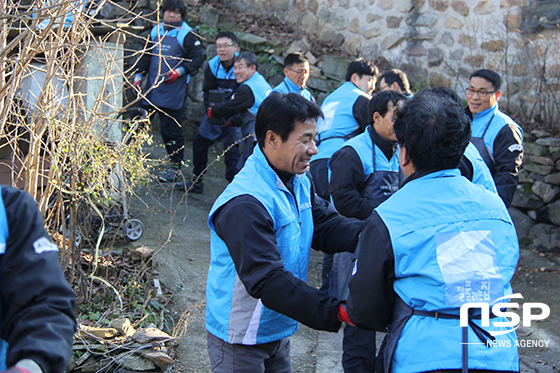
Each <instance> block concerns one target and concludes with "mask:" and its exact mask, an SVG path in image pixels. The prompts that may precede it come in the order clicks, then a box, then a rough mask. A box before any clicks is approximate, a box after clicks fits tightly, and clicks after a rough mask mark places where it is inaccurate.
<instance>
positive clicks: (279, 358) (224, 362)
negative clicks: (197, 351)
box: [206, 332, 292, 373]
mask: <svg viewBox="0 0 560 373" xmlns="http://www.w3.org/2000/svg"><path fill="white" fill-rule="evenodd" d="M206 339H207V342H208V354H209V355H210V364H211V366H212V371H213V372H215V373H264V372H266V373H290V372H291V371H292V363H291V361H290V339H289V338H284V339H281V340H279V341H276V342H270V343H263V344H258V345H241V344H231V343H227V342H224V341H223V340H221V339H220V338H218V337H216V336H215V335H213V334H212V333H210V332H206Z"/></svg>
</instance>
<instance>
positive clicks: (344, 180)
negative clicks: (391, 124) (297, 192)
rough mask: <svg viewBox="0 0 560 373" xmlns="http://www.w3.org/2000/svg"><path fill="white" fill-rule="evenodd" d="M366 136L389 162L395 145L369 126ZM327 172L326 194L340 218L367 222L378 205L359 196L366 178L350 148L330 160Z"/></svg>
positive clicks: (344, 149) (395, 147)
mask: <svg viewBox="0 0 560 373" xmlns="http://www.w3.org/2000/svg"><path fill="white" fill-rule="evenodd" d="M369 133H370V136H371V138H372V139H373V143H374V144H375V145H377V146H378V147H379V149H381V151H382V152H383V154H384V155H385V157H387V159H388V160H391V158H392V157H393V155H394V153H395V151H396V149H397V144H396V142H391V141H387V140H385V139H384V138H382V137H381V136H380V135H379V134H378V133H377V131H375V129H374V128H373V127H369ZM330 169H331V177H330V180H329V192H330V195H331V197H332V200H333V204H334V206H335V207H336V209H337V211H338V212H339V213H340V214H342V215H343V216H348V217H354V218H357V219H360V220H365V219H367V218H368V217H369V216H370V215H371V212H372V211H373V209H374V208H376V207H377V205H378V203H377V201H372V200H371V199H368V198H366V197H364V196H363V195H362V194H361V193H360V192H361V190H362V188H363V186H364V183H365V182H366V181H367V177H366V174H365V173H364V166H363V164H362V160H361V159H360V156H359V155H358V153H357V152H356V150H355V149H354V148H353V147H351V146H344V147H342V148H341V149H340V150H338V151H337V152H336V153H334V154H333V156H332V157H331V160H330Z"/></svg>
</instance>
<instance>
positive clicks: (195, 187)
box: [175, 180, 204, 194]
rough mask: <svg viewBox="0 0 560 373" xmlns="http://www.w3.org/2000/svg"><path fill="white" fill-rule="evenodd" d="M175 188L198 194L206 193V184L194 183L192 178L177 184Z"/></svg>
mask: <svg viewBox="0 0 560 373" xmlns="http://www.w3.org/2000/svg"><path fill="white" fill-rule="evenodd" d="M175 189H177V190H180V191H182V192H192V193H196V194H202V193H204V184H202V183H193V182H192V181H191V180H187V181H185V182H184V183H177V184H175Z"/></svg>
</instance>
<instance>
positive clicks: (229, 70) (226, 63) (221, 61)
mask: <svg viewBox="0 0 560 373" xmlns="http://www.w3.org/2000/svg"><path fill="white" fill-rule="evenodd" d="M238 50H239V47H238V45H237V36H235V34H234V33H233V32H230V31H222V32H220V33H218V35H217V36H216V52H217V54H218V55H217V56H215V57H214V58H212V59H211V60H210V61H208V65H207V66H206V68H205V69H204V81H203V82H202V92H203V96H204V108H205V110H206V111H208V109H209V108H210V107H211V106H213V105H215V104H217V103H219V102H223V101H227V100H229V99H230V98H231V96H232V95H233V93H234V92H235V91H236V89H237V87H239V83H237V82H236V81H235V75H234V73H233V60H234V59H235V56H236V55H238V54H239V53H237V51H238ZM226 119H228V118H221V119H214V120H209V119H208V115H205V116H204V119H202V122H201V123H200V126H199V127H198V132H197V133H196V135H195V136H194V138H193V167H194V168H193V177H192V180H187V181H186V182H185V183H178V184H176V188H177V189H180V190H187V189H188V190H189V191H190V192H193V193H199V194H200V193H203V192H204V184H203V183H202V178H203V176H204V175H203V173H204V171H205V170H206V166H207V165H208V149H209V148H210V146H212V144H214V143H215V142H216V141H219V142H223V143H224V150H225V149H227V148H228V147H230V146H231V145H232V144H234V143H235V142H236V141H237V140H239V139H240V138H241V132H240V130H239V127H233V126H224V125H225V124H226V122H227V120H226ZM224 162H225V164H226V174H225V177H226V180H227V181H230V182H231V180H233V177H234V176H235V174H236V173H237V162H239V145H234V146H233V147H232V148H231V149H229V150H228V151H227V152H226V153H225V155H224Z"/></svg>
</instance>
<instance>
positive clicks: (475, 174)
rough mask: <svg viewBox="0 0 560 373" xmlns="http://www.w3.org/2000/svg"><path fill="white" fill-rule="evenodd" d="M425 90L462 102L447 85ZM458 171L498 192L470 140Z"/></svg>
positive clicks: (488, 171) (474, 181)
mask: <svg viewBox="0 0 560 373" xmlns="http://www.w3.org/2000/svg"><path fill="white" fill-rule="evenodd" d="M426 91H431V92H433V93H435V94H439V95H443V96H444V97H447V98H450V99H452V100H454V101H455V102H457V103H458V104H459V105H462V104H463V101H461V98H460V97H459V95H458V94H457V92H455V91H454V90H452V89H451V88H448V87H432V88H428V89H426ZM459 171H461V175H463V176H464V177H466V178H467V179H469V180H470V181H472V182H473V183H475V184H479V185H482V186H483V187H485V188H486V189H488V190H489V191H491V192H494V193H498V190H497V189H496V184H494V179H493V178H492V174H491V173H490V170H489V169H488V166H487V165H486V163H484V160H483V159H482V157H481V156H480V153H479V152H478V150H476V147H475V146H474V145H473V143H472V142H469V145H467V148H466V149H465V154H463V157H462V158H461V161H460V162H459Z"/></svg>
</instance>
